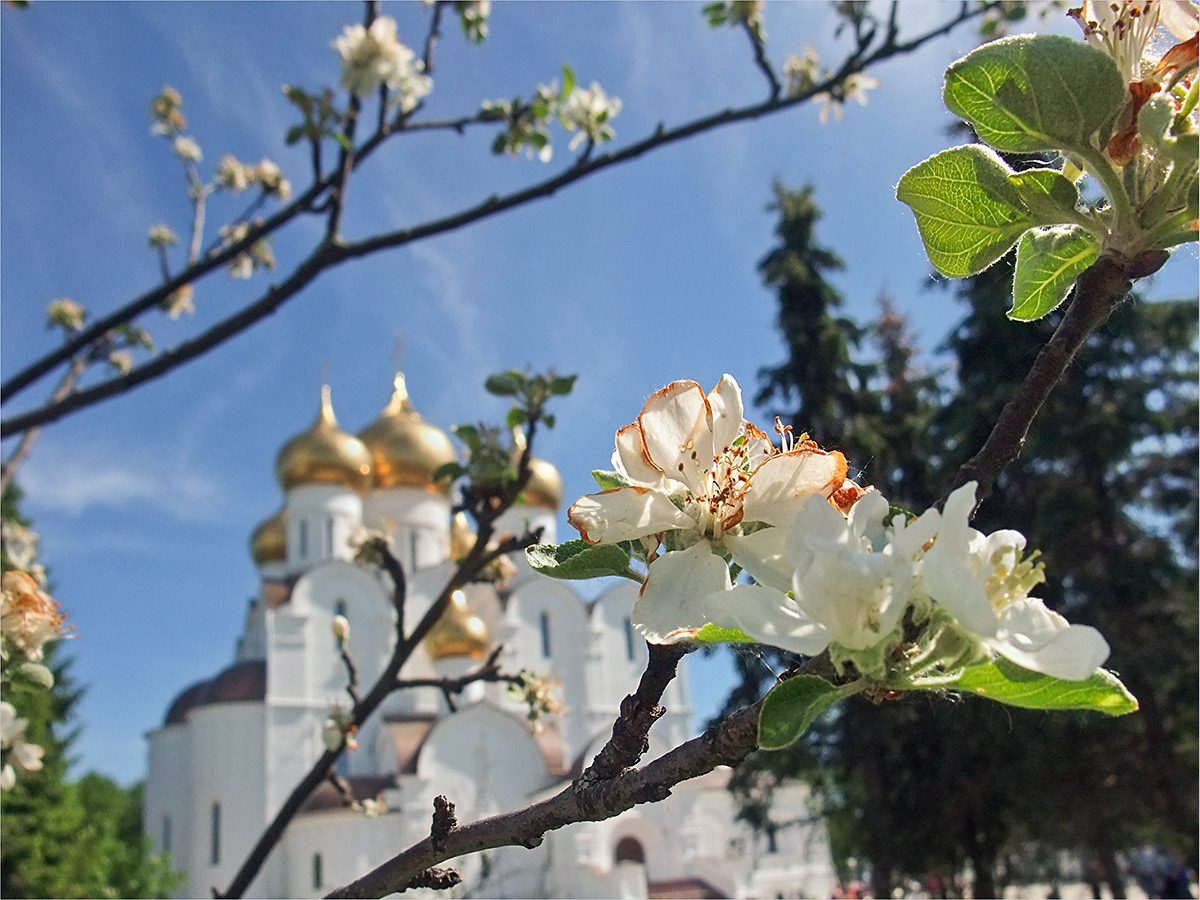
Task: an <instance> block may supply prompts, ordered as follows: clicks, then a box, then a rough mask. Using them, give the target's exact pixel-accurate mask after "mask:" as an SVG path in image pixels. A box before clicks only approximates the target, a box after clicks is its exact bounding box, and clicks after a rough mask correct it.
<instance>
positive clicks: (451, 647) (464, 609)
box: [424, 590, 492, 660]
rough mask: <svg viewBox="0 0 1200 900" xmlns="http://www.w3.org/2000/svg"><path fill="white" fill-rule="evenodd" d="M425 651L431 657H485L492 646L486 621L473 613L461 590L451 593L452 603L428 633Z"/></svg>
mask: <svg viewBox="0 0 1200 900" xmlns="http://www.w3.org/2000/svg"><path fill="white" fill-rule="evenodd" d="M424 643H425V650H426V652H427V653H428V654H429V656H430V658H431V659H435V660H436V659H448V658H450V657H452V656H469V657H470V658H471V659H483V657H484V656H485V655H486V654H487V652H488V650H489V649H491V646H492V633H491V629H489V628H488V626H487V623H486V622H484V621H483V619H481V618H479V616H477V615H475V614H473V613H472V612H471V609H470V607H468V606H467V595H466V594H464V593H463V592H462V591H461V590H459V591H455V592H454V593H453V594H451V595H450V605H449V606H447V607H446V611H445V612H444V613H442V617H441V618H440V619H438V620H437V622H436V623H435V624H434V626H433V627H432V628H431V629H429V633H428V634H427V635H425V642H424Z"/></svg>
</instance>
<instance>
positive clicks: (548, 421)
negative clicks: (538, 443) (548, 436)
mask: <svg viewBox="0 0 1200 900" xmlns="http://www.w3.org/2000/svg"><path fill="white" fill-rule="evenodd" d="M557 421H558V419H556V418H555V417H554V413H546V414H545V415H543V416H542V424H543V425H545V426H546V427H547V428H553V427H554V423H555V422H557Z"/></svg>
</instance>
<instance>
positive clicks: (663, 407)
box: [638, 381, 713, 495]
mask: <svg viewBox="0 0 1200 900" xmlns="http://www.w3.org/2000/svg"><path fill="white" fill-rule="evenodd" d="M709 415H710V410H709V406H708V399H707V398H706V397H705V396H704V389H703V388H701V387H700V385H698V384H696V382H694V381H673V382H671V383H670V384H668V385H667V386H666V387H665V388H663V389H662V390H661V391H658V392H657V393H655V394H654V395H652V396H651V397H650V399H649V400H647V401H646V405H645V406H643V407H642V414H641V415H640V416H638V427H639V428H641V430H642V440H643V441H645V444H646V452H647V455H648V456H649V457H650V461H651V462H652V463H653V464H654V465H655V466H657V467H658V468H659V469H660V470H662V473H663V475H665V476H666V477H667V478H670V479H671V480H673V481H678V482H680V483H682V484H684V485H686V486H687V488H688V490H689V491H691V492H692V493H693V494H696V495H699V494H702V493H703V492H704V488H705V481H706V480H707V476H708V470H709V467H710V466H711V465H712V461H713V446H712V428H711V427H710V426H709V422H708V417H709Z"/></svg>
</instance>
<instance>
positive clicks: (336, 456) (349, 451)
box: [275, 385, 371, 491]
mask: <svg viewBox="0 0 1200 900" xmlns="http://www.w3.org/2000/svg"><path fill="white" fill-rule="evenodd" d="M275 477H276V478H277V479H279V483H280V484H281V485H282V486H283V489H284V490H285V491H286V490H290V489H291V488H294V487H296V486H297V485H301V484H341V485H345V486H346V487H349V488H353V489H354V490H356V491H361V490H365V489H366V488H367V487H369V486H370V483H371V454H370V452H369V451H368V450H367V448H366V446H365V445H364V444H363V442H362V441H360V440H359V439H358V438H356V437H355V436H354V435H352V434H347V433H346V432H345V431H342V429H340V428H338V423H337V419H336V418H334V415H333V405H332V404H331V403H330V401H329V385H325V386H323V387H322V388H321V411H320V413H318V414H317V421H316V422H314V423H313V425H312V427H311V428H309V429H308V430H307V431H304V432H301V433H300V434H298V435H296V436H295V437H294V438H292V439H291V440H290V441H288V442H287V443H286V444H284V445H283V449H282V450H280V451H279V456H278V457H277V458H276V460H275Z"/></svg>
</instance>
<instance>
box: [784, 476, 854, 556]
mask: <svg viewBox="0 0 1200 900" xmlns="http://www.w3.org/2000/svg"><path fill="white" fill-rule="evenodd" d="M849 537H850V528H849V526H848V525H847V524H846V519H845V518H844V517H843V516H842V514H841V513H840V512H838V511H837V510H836V509H834V508H833V506H831V505H830V504H829V502H828V501H827V500H826V499H825V498H824V497H822V496H821V495H820V494H813V495H812V496H811V497H809V498H808V500H806V501H805V502H804V504H803V506H801V507H800V512H799V514H798V515H797V516H796V521H795V523H794V524H793V525H792V527H791V529H790V530H789V531H788V533H787V554H788V559H790V560H791V563H792V566H793V568H794V569H795V570H796V571H797V572H806V571H807V570H808V568H809V566H811V565H812V563H813V559H814V558H815V557H816V555H817V553H819V552H821V551H822V550H829V551H832V550H834V549H836V546H837V545H838V544H848V542H849Z"/></svg>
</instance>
